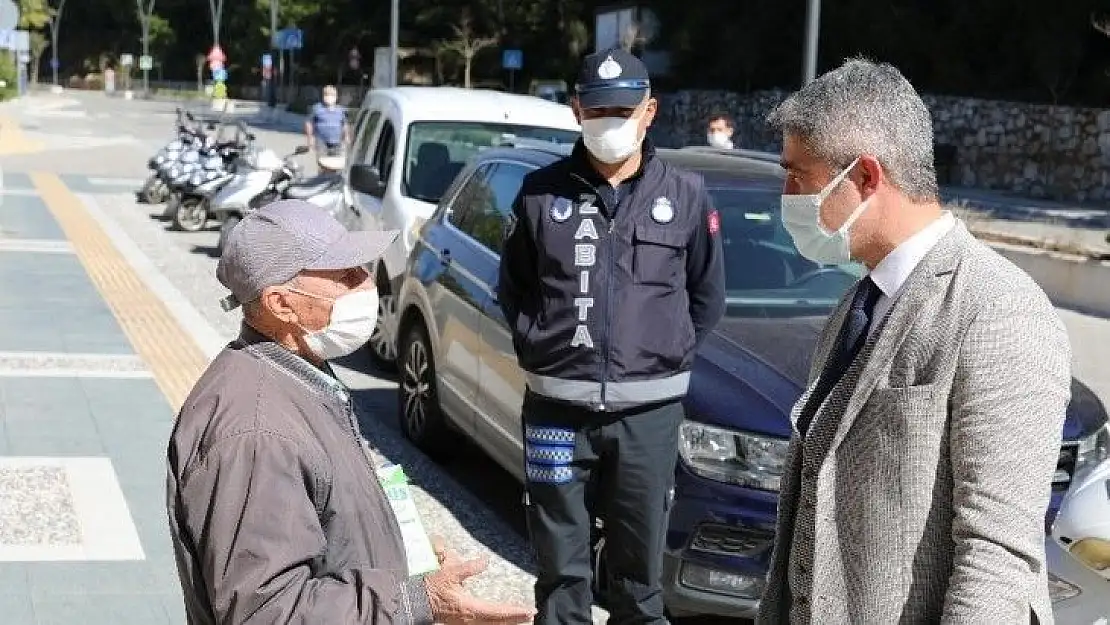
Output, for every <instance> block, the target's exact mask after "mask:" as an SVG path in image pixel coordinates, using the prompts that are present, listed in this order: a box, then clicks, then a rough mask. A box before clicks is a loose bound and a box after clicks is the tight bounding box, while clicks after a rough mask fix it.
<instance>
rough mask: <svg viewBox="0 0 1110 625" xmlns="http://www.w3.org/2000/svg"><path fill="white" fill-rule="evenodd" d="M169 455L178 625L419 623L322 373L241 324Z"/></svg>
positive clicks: (347, 404)
mask: <svg viewBox="0 0 1110 625" xmlns="http://www.w3.org/2000/svg"><path fill="white" fill-rule="evenodd" d="M168 455H169V458H168V459H169V467H168V471H169V475H168V478H167V507H168V511H169V522H170V534H171V536H172V539H173V546H174V552H175V554H176V556H177V566H178V573H179V575H180V578H181V586H182V590H183V591H184V595H185V609H186V613H187V615H188V620H189V623H190V625H209V624H211V625H215V624H216V623H219V624H221V625H224V624H229V623H236V624H238V623H258V624H259V625H261V624H266V625H272V624H273V623H312V624H314V625H315V624H319V625H324V624H329V625H330V624H335V625H340V624H342V625H353V624H355V623H360V624H361V623H374V624H382V623H389V624H397V625H402V624H403V625H409V624H414V625H415V624H420V625H422V624H425V623H428V624H430V623H431V622H432V619H431V614H430V609H429V606H428V597H427V594H426V591H425V588H424V584H423V580H422V579H421V578H418V577H415V578H410V577H409V576H408V575H407V571H406V560H405V551H404V545H403V543H402V542H401V538H400V532H399V530H398V527H397V522H396V519H395V518H394V516H393V513H392V510H391V508H390V506H389V502H388V500H387V499H386V496H385V493H384V491H383V490H382V487H381V485H380V484H379V482H378V480H377V478H376V474H375V471H374V468H373V465H372V462H371V457H370V455H369V453H368V449H367V447H366V444H365V442H364V441H363V440H362V437H361V436H360V434H359V431H358V426H357V422H356V420H355V415H354V412H353V408H352V404H351V401H350V397H349V395H348V394H347V392H346V390H345V389H344V388H343V387H342V385H341V384H340V383H339V382H338V381H336V380H335V378H334V376H332V375H331V374H330V370H329V372H324V371H322V370H320V369H318V368H316V367H314V366H313V365H312V364H310V363H309V362H308V361H306V360H304V359H302V358H300V357H298V356H296V355H295V354H293V353H292V352H289V351H288V350H286V349H285V348H283V347H281V346H280V345H278V344H276V343H274V342H271V341H269V340H267V339H265V338H264V337H262V336H261V335H259V334H258V333H257V332H255V331H253V330H251V329H250V328H248V327H246V326H244V330H243V333H242V335H241V336H240V338H239V339H238V340H236V341H235V342H233V343H231V344H230V345H228V347H227V348H225V349H224V350H223V352H221V353H220V354H219V355H218V356H217V357H216V359H215V360H214V361H213V362H212V364H211V365H210V366H209V367H208V370H207V371H206V372H205V373H204V375H203V376H202V377H201V379H200V380H199V381H198V382H197V384H196V387H195V388H194V389H193V392H192V393H191V394H190V395H189V398H188V399H187V400H186V402H185V406H184V407H183V408H182V410H181V414H180V415H179V417H178V420H177V424H176V425H175V427H174V431H173V435H172V438H171V439H170V444H169V451H168Z"/></svg>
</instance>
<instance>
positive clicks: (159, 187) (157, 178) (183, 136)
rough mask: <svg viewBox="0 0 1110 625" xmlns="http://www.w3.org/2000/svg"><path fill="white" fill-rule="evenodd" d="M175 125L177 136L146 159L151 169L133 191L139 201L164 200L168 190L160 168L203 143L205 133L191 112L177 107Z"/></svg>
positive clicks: (154, 202)
mask: <svg viewBox="0 0 1110 625" xmlns="http://www.w3.org/2000/svg"><path fill="white" fill-rule="evenodd" d="M175 127H176V129H177V137H176V138H175V139H174V140H172V141H170V142H169V143H168V144H166V146H165V147H163V148H162V149H161V150H159V151H158V153H157V154H155V155H154V156H152V157H151V158H150V159H149V160H148V161H147V168H148V169H150V170H151V173H150V175H149V176H148V177H147V179H146V181H145V182H143V186H142V188H141V189H139V190H138V191H137V192H136V193H135V195H136V199H137V200H138V201H139V202H140V203H146V204H161V203H162V202H164V201H166V200H167V199H168V198H169V194H170V192H169V186H168V185H167V183H166V179H165V176H163V175H161V172H162V170H163V169H164V168H167V167H169V166H172V165H173V164H174V163H176V162H178V161H179V160H180V158H181V155H182V153H183V152H185V151H186V150H187V149H189V148H191V147H195V146H198V145H203V144H204V143H205V139H206V137H207V133H206V132H205V130H204V128H203V126H202V125H201V123H199V122H197V120H196V118H195V117H193V114H192V113H189V112H187V111H182V110H181V109H180V108H179V109H177V123H176V126H175ZM213 128H214V126H213V125H211V124H209V125H208V129H209V130H212V129H213Z"/></svg>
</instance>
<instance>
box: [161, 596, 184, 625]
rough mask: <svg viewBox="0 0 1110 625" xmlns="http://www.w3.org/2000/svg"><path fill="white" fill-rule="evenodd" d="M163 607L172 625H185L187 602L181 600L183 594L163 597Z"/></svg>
mask: <svg viewBox="0 0 1110 625" xmlns="http://www.w3.org/2000/svg"><path fill="white" fill-rule="evenodd" d="M162 607H164V608H165V609H166V615H167V616H168V617H169V619H170V623H171V624H172V625H185V601H184V600H183V599H182V598H181V593H177V594H173V595H162Z"/></svg>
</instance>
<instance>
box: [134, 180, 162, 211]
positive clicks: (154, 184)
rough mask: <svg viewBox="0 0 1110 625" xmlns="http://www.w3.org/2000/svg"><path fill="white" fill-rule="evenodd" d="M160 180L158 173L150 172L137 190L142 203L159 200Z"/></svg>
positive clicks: (156, 202) (160, 193) (158, 201)
mask: <svg viewBox="0 0 1110 625" xmlns="http://www.w3.org/2000/svg"><path fill="white" fill-rule="evenodd" d="M161 187H162V181H161V179H160V178H159V177H158V174H151V175H150V176H149V177H147V179H146V182H144V183H143V188H142V189H140V190H139V201H140V202H142V203H143V204H158V203H160V201H161V195H162V189H161Z"/></svg>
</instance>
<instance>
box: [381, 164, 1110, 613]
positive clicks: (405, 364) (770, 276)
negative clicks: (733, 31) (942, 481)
mask: <svg viewBox="0 0 1110 625" xmlns="http://www.w3.org/2000/svg"><path fill="white" fill-rule="evenodd" d="M570 147H571V146H569V145H555V144H548V145H546V146H533V147H529V148H522V147H519V146H518V147H515V148H506V147H491V148H486V149H485V150H483V151H481V152H479V153H478V154H477V155H476V156H475V157H474V158H473V159H472V160H471V161H470V162H469V163H468V164H467V166H466V167H465V168H464V169H463V170H462V171H461V172H460V173H459V175H458V177H457V178H456V179H455V181H454V182H453V183H452V185H451V187H450V188H449V189H448V191H447V192H446V193H445V194H444V196H443V200H442V201H441V202H440V204H439V206H438V208H437V210H436V211H435V213H434V214H433V215H432V216H431V217H430V219H429V220H428V221H427V222H426V223H424V224H422V225H419V226H418V228H419V232H418V233H416V234H417V235H418V236H417V237H416V238H417V243H416V245H415V248H414V250H413V252H412V254H411V256H410V257H409V259H408V266H407V268H406V271H405V274H404V276H403V283H402V286H401V289H400V292H399V297H398V303H399V307H398V313H399V314H400V322H399V325H398V333H397V336H398V351H397V354H398V364H399V366H398V370H399V372H400V373H399V377H400V380H399V386H398V388H399V390H398V392H399V398H398V400H399V401H398V412H399V419H400V423H401V429H402V431H403V432H404V434H405V435H406V436H407V437H408V438H409V439H410V440H411V441H413V442H414V443H415V444H416V445H418V446H419V447H421V448H423V449H424V450H425V451H427V452H429V453H430V454H432V455H433V456H434V455H436V454H447V453H450V451H451V450H452V448H454V447H456V441H457V440H458V436H460V435H461V436H465V437H467V438H470V439H472V440H473V441H474V442H476V443H477V444H478V445H479V446H480V447H481V448H482V449H483V450H484V451H485V452H486V453H488V454H489V455H490V456H492V457H493V459H494V460H495V461H496V462H498V463H499V464H500V465H501V466H503V467H504V468H505V469H506V470H508V471H510V472H511V473H512V474H513V475H514V476H516V478H517V479H520V480H523V462H522V457H523V456H522V454H523V451H522V449H523V447H522V426H521V420H520V407H521V401H522V397H523V392H524V375H523V372H522V371H521V370H520V368H519V367H518V366H517V363H516V356H515V354H514V351H513V345H512V337H511V335H510V332H509V328H508V326H507V325H506V323H505V320H504V318H503V316H502V314H501V309H500V307H499V305H498V303H497V296H496V293H497V289H496V281H497V276H498V264H499V252H500V246H501V238H502V233H503V231H504V228H505V223H506V217H507V216H508V215H509V214H510V207H511V205H512V202H513V199H514V197H515V196H516V194H517V191H518V190H519V188H520V185H521V181H522V179H523V177H524V175H525V174H527V173H528V172H530V171H532V170H534V169H537V168H539V167H543V166H546V165H548V164H550V163H552V162H554V161H555V160H556V159H558V158H560V157H562V156H564V155H566V154H568V153H569V150H570ZM658 154H659V156H660V157H661V158H663V159H665V160H667V161H669V162H671V163H673V164H674V165H677V166H679V167H683V168H685V169H688V170H692V171H695V172H698V173H700V174H701V175H702V176H703V177H704V178H705V180H706V183H707V188H708V189H709V193H710V195H711V196H712V197H713V200H714V203H715V205H716V207H717V209H718V210H719V211H720V214H721V224H722V226H721V227H722V231H721V232H722V239H723V243H724V250H725V260H726V272H727V285H726V288H727V292H728V310H727V313H726V316H725V318H724V319H723V320H722V322H721V323H720V325H719V326H718V327H717V329H716V331H715V332H714V333H713V334H712V335H711V336H710V337H709V338H707V340H706V342H705V344H704V345H703V346H702V348H701V349H700V350H699V353H698V355H697V359H696V362H695V365H694V370H693V380H692V382H691V387H690V391H689V394H688V396H687V398H686V400H685V405H686V409H687V415H688V416H687V420H686V421H685V423H683V425H682V429H681V443H680V450H679V452H680V458H681V460H680V462H679V465H678V469H677V473H678V475H677V479H676V486H675V492H674V500H673V506H672V511H671V518H670V528H669V531H668V534H667V545H666V565H665V579H664V588H665V593H666V600H667V606H668V609H669V610H670V612H671V613H672V614H673V615H676V616H682V615H691V614H713V615H721V616H736V617H752V616H754V614H755V611H756V609H757V605H758V600H759V597H760V595H761V593H762V590H763V583H764V576H765V573H766V570H767V566H768V559H769V556H770V551H771V543H772V539H773V536H774V526H775V513H776V501H777V492H778V488H779V480H780V478H781V475H782V470H783V462H784V457H785V454H786V448H787V438H788V437H789V435H790V422H789V414H790V409H791V407H792V406H793V404H794V402H795V401H796V400H797V398H798V396H799V395H800V394H801V392H802V390H803V388H804V386H805V383H806V377H807V374H808V369H809V363H810V359H811V354H812V352H813V349H814V346H815V343H816V340H817V337H818V334H819V332H820V330H821V327H822V325H823V324H824V323H825V320H826V317H827V316H828V314H829V313H830V312H831V311H832V309H833V308H834V307H835V306H836V304H837V302H838V301H839V299H840V297H841V295H842V294H843V293H844V292H845V291H846V290H847V289H848V288H850V287H851V285H852V284H853V283H854V282H855V281H856V279H857V277H858V276H859V275H860V273H861V269H860V268H859V267H858V266H855V265H846V266H818V265H815V264H813V263H811V262H810V261H808V260H806V259H805V258H803V257H801V256H800V255H799V254H798V251H797V249H796V248H795V247H794V245H793V243H792V241H791V239H790V236H789V234H788V233H787V232H785V230H784V228H783V227H782V224H781V222H780V219H779V195H780V193H781V189H782V171H781V169H780V167H779V166H778V162H777V161H778V159H777V156H774V155H767V154H760V153H741V154H737V153H735V152H734V153H733V154H730V155H726V154H714V153H709V152H707V151H704V150H697V149H684V150H667V149H659V151H658ZM1073 390H1074V393H1075V398H1074V399H1073V402H1072V405H1071V407H1070V408H1069V413H1068V418H1067V425H1066V427H1065V432H1064V436H1065V440H1066V442H1065V443H1064V446H1063V448H1062V449H1061V452H1060V463H1059V470H1058V473H1057V476H1056V479H1055V481H1054V484H1053V489H1054V497H1053V509H1055V507H1056V506H1057V505H1058V503H1059V499H1060V497H1061V496H1062V495H1063V493H1064V491H1065V490H1066V489H1067V487H1068V485H1069V483H1070V481H1071V478H1072V475H1073V474H1074V473H1075V472H1076V470H1078V469H1081V468H1082V465H1084V464H1094V463H1097V462H1098V461H1099V459H1100V457H1101V456H1104V455H1105V454H1106V451H1107V449H1110V430H1108V429H1107V424H1106V418H1107V417H1106V411H1105V409H1104V407H1103V406H1102V404H1101V403H1100V402H1099V401H1098V400H1097V399H1096V398H1095V397H1094V395H1093V394H1092V393H1091V391H1090V390H1089V389H1087V388H1086V387H1085V386H1083V385H1081V384H1079V383H1078V382H1076V383H1075V384H1074V389H1073ZM999 435H1000V436H1005V432H999ZM1050 515H1051V513H1050ZM598 562H599V563H603V557H599V560H598ZM598 577H599V578H603V577H604V576H603V575H599V576H598ZM600 602H601V603H602V604H603V603H604V601H603V598H602V600H601V601H600Z"/></svg>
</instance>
